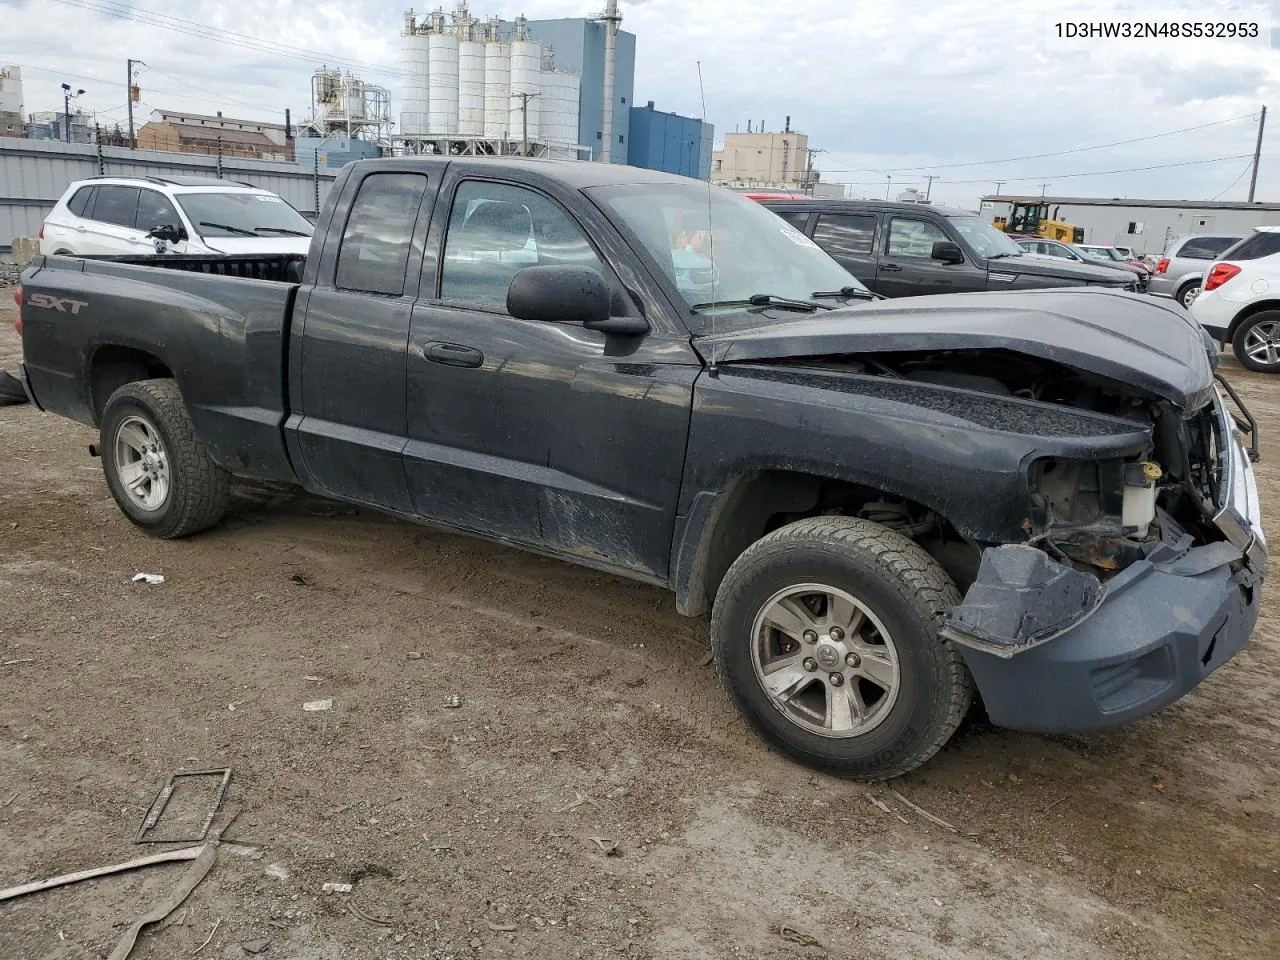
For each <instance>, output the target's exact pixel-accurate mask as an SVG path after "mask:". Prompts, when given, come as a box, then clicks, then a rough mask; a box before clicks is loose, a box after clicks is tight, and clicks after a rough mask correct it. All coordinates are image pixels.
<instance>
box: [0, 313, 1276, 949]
mask: <svg viewBox="0 0 1280 960" xmlns="http://www.w3.org/2000/svg"><path fill="white" fill-rule="evenodd" d="M8 293H9V291H8V290H4V291H3V294H4V303H3V305H2V306H0V367H6V366H7V367H9V368H10V369H13V367H14V365H15V361H16V359H17V357H18V354H19V343H18V340H17V337H16V336H15V335H14V334H13V331H12V328H11V323H12V319H13V313H12V307H11V305H10V304H9V302H8ZM1227 367H1228V371H1229V376H1230V378H1231V379H1232V380H1233V381H1234V383H1235V384H1236V385H1237V386H1238V387H1239V388H1240V390H1241V391H1242V392H1243V394H1244V395H1245V396H1246V398H1247V400H1248V401H1249V402H1250V404H1251V406H1252V408H1253V410H1254V411H1255V413H1257V414H1258V415H1259V416H1260V419H1261V423H1262V438H1263V460H1262V462H1261V464H1259V466H1258V473H1259V481H1260V485H1261V487H1262V490H1263V499H1264V504H1265V507H1266V509H1267V512H1268V515H1269V517H1271V518H1277V517H1280V441H1278V440H1277V437H1278V436H1280V381H1277V380H1268V379H1267V378H1265V377H1262V376H1258V375H1253V374H1248V373H1245V372H1244V371H1242V370H1241V369H1240V368H1239V367H1237V366H1234V365H1233V364H1232V363H1231V362H1230V361H1227ZM94 439H95V438H94V436H93V434H92V432H91V431H90V430H88V429H86V428H83V427H80V426H77V425H75V424H71V423H68V422H66V421H64V420H61V419H58V418H55V417H52V416H45V415H42V414H40V413H38V412H37V411H35V410H34V409H32V408H31V407H30V406H20V407H9V408H0V886H8V885H11V884H18V883H24V882H27V881H30V880H35V879H41V878H44V877H50V876H54V875H58V874H62V873H66V872H70V871H73V870H79V869H82V868H87V867H93V866H99V865H106V864H111V863H117V862H121V861H124V860H128V859H131V858H133V857H136V856H139V855H142V854H145V853H151V852H154V850H155V849H156V848H155V847H154V846H151V845H136V844H135V843H134V842H133V840H134V834H135V831H136V830H137V828H138V825H139V823H140V821H141V820H142V817H143V815H144V813H145V811H146V809H147V807H148V805H149V804H150V802H151V798H152V797H153V796H154V794H155V792H156V790H157V789H158V788H159V786H160V785H161V783H162V782H163V781H164V779H165V778H166V777H167V776H168V775H169V774H170V773H171V772H174V771H177V770H184V769H185V770H193V769H203V768H210V767H231V768H232V769H233V771H234V776H233V780H232V783H231V787H230V791H229V794H228V799H227V802H226V804H225V805H224V807H223V811H222V813H220V814H219V817H218V819H217V820H216V821H215V828H216V827H218V826H221V825H222V824H223V823H224V822H225V820H226V817H227V815H228V813H229V812H230V811H231V810H232V809H233V808H238V809H239V810H240V811H241V813H240V816H239V818H238V819H237V820H236V821H235V823H234V824H233V825H232V826H231V828H230V830H229V831H228V833H227V835H226V838H227V839H228V840H233V841H235V843H229V844H224V845H223V847H222V848H221V849H220V855H219V858H218V861H217V863H216V864H215V865H214V867H213V869H212V870H211V872H210V873H209V874H208V876H207V877H206V878H205V879H204V881H203V882H202V883H201V884H200V885H199V886H198V887H196V889H195V891H194V892H193V893H192V894H191V895H190V897H188V898H187V900H186V902H185V903H184V905H183V906H182V907H180V908H179V909H178V910H177V911H175V912H174V913H173V914H172V915H171V917H170V918H169V920H168V921H166V922H165V923H164V924H161V925H160V926H159V928H157V927H149V928H148V929H147V930H146V931H145V932H144V933H143V934H142V935H141V937H140V940H139V944H138V946H137V948H136V950H135V951H134V954H133V956H134V957H137V958H150V960H157V958H174V957H181V956H190V955H192V954H193V953H195V952H196V951H197V949H198V948H201V945H202V944H203V943H205V941H206V940H207V944H206V945H205V946H203V949H200V951H199V953H198V956H200V957H205V958H228V960H229V958H235V957H243V956H245V955H246V952H245V950H244V945H245V944H248V945H250V946H252V947H254V948H257V947H261V946H262V944H261V943H254V941H266V952H265V953H264V954H263V956H266V957H288V958H298V960H345V958H410V957H412V958H420V957H433V958H447V957H456V958H461V957H538V958H544V957H545V958H561V957H582V958H588V957H591V958H594V957H630V958H677V960H683V958H689V960H693V958H720V957H750V958H782V957H824V956H827V957H849V958H855V957H856V958H867V960H872V958H890V957H893V958H903V957H909V958H912V960H929V958H950V960H960V958H972V960H988V958H1011V960H1012V958H1024V957H1035V958H1047V960H1080V958H1094V957H1097V958H1153V960H1154V958H1162V960H1163V958H1173V957H1187V958H1197V960H1198V958H1203V957H1215V958H1217V957H1232V958H1260V960H1267V958H1276V957H1280V921H1278V919H1277V917H1278V916H1280V839H1278V838H1280V789H1278V788H1277V783H1280V754H1278V753H1277V745H1280V717H1278V716H1277V708H1276V704H1277V700H1278V699H1280V680H1278V679H1277V676H1278V674H1280V629H1278V625H1277V614H1278V612H1280V607H1278V602H1280V593H1278V592H1277V591H1276V590H1275V589H1273V590H1271V591H1269V592H1268V595H1267V600H1266V603H1265V606H1264V610H1263V614H1262V620H1261V623H1260V625H1259V629H1258V631H1257V632H1256V634H1255V639H1254V643H1253V644H1252V645H1251V647H1250V648H1249V649H1248V650H1247V651H1246V652H1245V653H1244V654H1242V655H1241V656H1239V657H1237V658H1236V659H1235V660H1234V661H1233V662H1231V663H1229V664H1228V665H1227V666H1226V667H1224V668H1223V669H1222V670H1220V671H1219V672H1218V673H1217V674H1215V675H1214V676H1213V677H1212V678H1210V679H1209V680H1208V681H1207V682H1206V683H1205V684H1203V685H1202V686H1201V688H1200V689H1199V690H1198V691H1197V692H1196V693H1195V694H1193V695H1192V696H1190V697H1189V698H1187V699H1185V700H1184V701H1182V702H1180V703H1179V704H1176V705H1175V706H1173V707H1172V708H1170V709H1168V710H1166V711H1165V712H1163V713H1162V714H1160V715H1158V716H1156V717H1153V718H1150V719H1147V720H1145V721H1141V722H1138V723H1135V724H1133V725H1131V726H1128V727H1125V728H1123V729H1119V730H1115V731H1111V732H1107V733H1100V734H1096V735H1091V736H1087V737H1085V736H1073V737H1040V736H1031V735H1023V734H1015V733H1009V732H1006V731H1002V730H999V729H996V728H993V727H991V726H990V725H988V724H985V723H984V722H982V721H981V720H975V721H970V722H968V723H967V725H966V726H965V727H964V728H963V729H962V730H961V732H960V734H959V735H958V736H957V737H956V738H955V739H954V740H953V741H952V743H951V744H950V745H949V746H948V747H947V748H946V749H945V750H944V751H943V752H942V753H941V754H940V755H939V756H938V757H937V758H936V759H935V760H934V761H933V762H931V763H930V764H929V765H927V766H926V767H925V768H924V769H922V770H920V771H918V772H917V773H915V774H912V775H910V776H908V777H906V778H903V779H902V780H899V781H896V782H895V783H893V784H890V785H887V786H875V787H867V786H863V785H859V784H852V783H846V782H842V781H838V780H834V779H830V778H827V777H822V776H816V775H813V774H811V773H810V772H808V771H807V770H805V769H802V768H800V767H797V766H795V765H794V764H792V763H790V762H788V761H787V760H785V759H783V758H782V757H780V756H778V755H776V754H773V753H771V752H769V751H768V750H767V749H766V748H765V747H764V746H762V744H761V743H760V742H759V741H758V740H757V739H756V738H755V736H754V735H752V734H751V733H750V732H749V731H748V729H747V728H746V726H745V725H744V724H743V723H742V722H741V721H740V720H739V719H738V717H737V716H736V715H735V713H734V712H733V710H732V708H731V707H730V705H729V703H728V702H727V700H726V698H725V697H724V695H722V693H721V692H720V690H719V688H718V686H717V684H716V682H715V678H714V676H713V673H712V669H711V667H709V666H706V665H704V658H705V654H706V652H707V640H706V629H707V628H706V625H705V623H704V622H702V621H690V620H686V619H684V618H681V617H680V616H678V615H677V614H676V613H675V611H674V609H673V604H672V600H671V598H670V597H669V596H668V595H667V594H665V593H664V592H662V591H660V590H657V589H653V588H650V587H646V586H639V585H636V584H632V583H629V582H625V581H622V580H619V579H614V578H612V577H608V576H603V575H600V574H597V573H593V572H591V571H587V570H582V569H578V568H575V567H572V566H568V565H565V564H562V563H557V562H555V561H550V560H544V559H540V558H538V557H534V556H530V555H526V554H523V553H519V552H516V551H513V550H507V549H503V548H500V547H496V546H490V545H488V544H485V543H481V542H478V541H473V540H468V539H464V538H460V537H454V536H448V535H444V534H440V533H436V532H433V531H430V530H427V529H425V528H421V527H415V526H412V525H409V524H406V523H400V522H397V521H392V520H389V519H386V518H384V517H380V516H377V515H372V514H365V513H363V512H361V513H355V512H352V511H350V510H349V509H348V508H345V507H342V506H335V505H333V504H329V503H326V502H323V501H319V500H316V499H313V498H309V497H304V496H298V495H295V494H293V493H292V492H290V491H278V490H264V489H259V488H254V489H249V488H246V489H245V490H243V491H241V493H240V495H239V497H238V500H237V505H236V509H235V511H234V515H233V516H232V517H231V518H230V519H228V521H227V522H225V523H224V524H223V525H221V526H220V527H218V528H217V529H216V530H214V531H212V532H210V533H207V534H205V535H202V536H199V537H197V538H194V539H192V540H188V541H183V542H175V543H169V542H160V541H157V540H153V539H149V538H148V537H146V536H144V535H143V534H141V533H139V532H137V531H136V530H135V529H134V528H133V527H132V526H130V525H129V524H128V523H127V522H126V521H125V520H124V519H123V517H122V516H121V514H120V513H119V512H118V511H117V509H116V507H115V505H114V503H113V502H112V501H111V499H110V497H109V495H108V493H107V490H106V487H105V485H104V482H103V479H102V475H101V471H100V467H99V465H98V462H97V461H95V460H93V459H91V458H90V457H89V455H88V453H87V445H88V444H89V443H90V442H91V441H93V440H94ZM1269 533H1270V534H1271V539H1272V542H1280V527H1277V526H1276V525H1275V520H1274V519H1273V521H1272V524H1271V526H1270V529H1269ZM140 571H142V572H148V573H160V574H163V575H164V576H165V577H166V578H167V579H166V582H165V583H164V584H163V585H160V586H147V585H143V584H136V585H135V584H134V583H132V582H131V579H132V577H133V575H134V574H135V573H137V572H140ZM295 581H301V582H295ZM452 697H457V698H459V700H452V701H451V699H450V698H452ZM327 698H332V701H333V703H332V707H331V709H329V710H326V711H304V709H303V704H304V703H306V702H309V701H315V700H321V699H327ZM451 704H457V705H456V706H453V705H451ZM887 787H891V788H892V789H893V790H896V791H898V792H899V793H900V794H901V796H903V797H906V798H907V799H909V800H910V801H912V802H913V803H914V804H916V805H918V806H919V807H920V808H922V809H924V810H926V811H928V812H931V813H932V814H934V815H935V816H937V817H939V818H942V819H944V820H945V821H948V822H949V823H950V824H953V825H954V826H955V827H956V828H958V832H956V833H953V832H951V831H950V830H947V829H945V828H943V827H940V826H938V825H936V824H934V823H932V822H930V821H928V820H927V819H925V818H923V817H921V816H920V815H919V813H917V812H916V811H915V810H913V809H912V808H911V807H909V806H907V805H905V804H904V803H902V802H901V800H900V798H899V797H898V796H895V795H894V794H893V793H891V792H890V791H889V789H887ZM178 796H181V791H180V793H179V795H178ZM174 803H175V804H177V803H178V799H177V796H175V800H174ZM593 838H599V839H600V840H601V841H602V842H601V843H597V842H595V839H593ZM615 842H616V843H617V844H618V846H617V847H616V849H614V851H613V853H612V854H606V853H605V852H604V850H603V849H602V846H603V847H605V848H607V847H609V846H610V845H611V844H613V843H615ZM185 870H186V865H184V864H170V865H165V866H158V867H151V868H149V869H147V870H144V871H137V872H133V873H127V874H122V875H118V876H114V877H106V878H102V879H97V880H92V881H88V882H85V883H81V884H77V885H74V886H69V887H63V888H60V889H56V890H50V891H45V892H41V893H36V894H32V895H29V896H25V897H22V898H19V899H16V900H12V901H9V902H5V903H0V958H3V960H28V958H31V960H37V958H38V960H46V958H47V960H71V958H85V957H104V956H106V955H107V954H108V953H109V952H110V951H111V949H112V948H113V947H114V945H115V943H116V942H117V941H118V940H119V938H120V937H121V935H122V933H123V932H124V930H125V928H126V927H128V926H129V925H130V924H131V923H133V921H134V920H135V919H136V918H137V917H139V916H140V915H141V914H142V913H143V912H144V911H146V910H147V909H148V908H149V907H150V906H151V905H152V904H154V903H157V902H159V901H161V900H163V899H165V898H166V897H167V896H168V895H169V894H170V892H171V891H172V890H173V889H174V887H175V886H176V885H177V884H178V883H179V882H180V880H181V878H182V876H183V873H184V871H185ZM331 881H334V882H353V881H354V883H355V886H354V889H353V891H352V892H351V893H349V894H341V893H337V894H335V893H324V892H323V891H322V885H323V884H325V883H326V882H331ZM211 932H212V937H210V933H211Z"/></svg>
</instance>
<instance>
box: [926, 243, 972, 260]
mask: <svg viewBox="0 0 1280 960" xmlns="http://www.w3.org/2000/svg"><path fill="white" fill-rule="evenodd" d="M929 256H930V257H932V258H933V259H934V260H941V261H942V262H943V263H964V253H963V252H962V251H961V250H960V244H958V243H956V242H954V241H952V240H935V241H934V244H933V250H932V252H931V253H930V254H929Z"/></svg>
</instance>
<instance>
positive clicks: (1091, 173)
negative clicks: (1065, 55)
mask: <svg viewBox="0 0 1280 960" xmlns="http://www.w3.org/2000/svg"><path fill="white" fill-rule="evenodd" d="M1245 157H1250V158H1252V157H1253V154H1251V153H1238V154H1233V155H1232V156H1229V157H1209V158H1207V159H1204V160H1182V161H1179V162H1177V163H1153V164H1149V165H1148V166H1145V167H1125V168H1123V169H1120V170H1085V171H1082V172H1080V173H1048V174H1037V175H1035V176H1030V177H1007V178H1006V179H1004V180H1001V181H1000V183H1001V184H1005V183H1019V182H1032V183H1040V182H1042V181H1049V182H1053V181H1054V180H1067V179H1070V178H1075V177H1107V176H1111V175H1112V174H1117V173H1139V172H1141V171H1144V170H1167V169H1169V168H1171V167H1190V166H1194V165H1196V164H1201V163H1223V162H1225V161H1227V160H1243V159H1244V158H1245ZM861 172H862V171H860V170H824V171H823V173H861ZM939 181H940V182H942V183H946V184H952V185H954V184H968V183H993V182H994V181H992V180H990V179H989V178H983V179H980V180H943V179H942V178H939ZM841 182H846V183H847V182H851V181H841ZM878 182H879V181H876V180H866V181H862V183H864V184H865V185H867V186H871V185H874V184H876V183H878Z"/></svg>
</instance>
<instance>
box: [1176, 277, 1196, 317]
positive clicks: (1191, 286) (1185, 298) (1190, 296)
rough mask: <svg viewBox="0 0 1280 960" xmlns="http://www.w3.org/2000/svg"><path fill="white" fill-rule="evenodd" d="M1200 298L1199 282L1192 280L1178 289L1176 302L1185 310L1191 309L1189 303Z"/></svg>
mask: <svg viewBox="0 0 1280 960" xmlns="http://www.w3.org/2000/svg"><path fill="white" fill-rule="evenodd" d="M1198 296H1200V281H1199V280H1192V281H1191V282H1190V283H1185V284H1183V285H1182V286H1181V287H1179V288H1178V302H1179V303H1180V304H1182V306H1183V307H1185V308H1186V309H1187V310H1190V309H1191V302H1192V301H1193V300H1195V298H1196V297H1198Z"/></svg>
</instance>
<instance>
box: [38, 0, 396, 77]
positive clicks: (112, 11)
mask: <svg viewBox="0 0 1280 960" xmlns="http://www.w3.org/2000/svg"><path fill="white" fill-rule="evenodd" d="M58 2H59V3H62V4H66V5H67V6H72V7H78V8H80V9H82V10H89V11H92V12H94V13H101V14H105V15H107V16H111V17H115V18H117V19H121V20H132V21H135V22H137V23H143V24H147V25H149V26H153V27H159V28H160V29H162V30H171V31H173V32H175V33H181V34H185V35H186V36H190V37H195V38H197V39H201V40H211V41H213V42H214V43H222V44H227V45H229V46H234V47H240V48H243V49H246V50H253V51H255V52H257V53H269V54H271V55H273V56H276V57H282V58H286V59H290V60H300V61H303V62H305V63H312V64H314V63H315V62H316V61H317V60H322V61H326V62H331V63H334V64H335V65H339V66H344V65H345V66H348V67H357V68H361V69H364V70H366V71H374V72H378V73H387V74H393V75H396V76H404V75H405V74H403V73H402V72H401V71H400V70H397V69H395V68H390V67H386V66H384V65H382V64H379V63H373V62H371V61H368V60H358V59H356V58H354V57H344V56H340V55H336V54H333V53H323V52H321V51H318V50H310V49H307V48H305V47H295V46H292V45H290V44H283V43H276V42H275V41H272V40H261V39H259V38H257V37H251V36H249V35H247V34H243V33H235V32H233V31H230V30H223V29H222V28H220V27H210V26H207V25H205V24H202V23H198V22H197V21H194V20H186V19H184V18H182V17H174V16H170V15H168V14H164V13H159V12H157V11H155V10H147V9H146V8H143V7H133V6H129V5H127V4H124V3H120V2H117V0H58Z"/></svg>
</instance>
